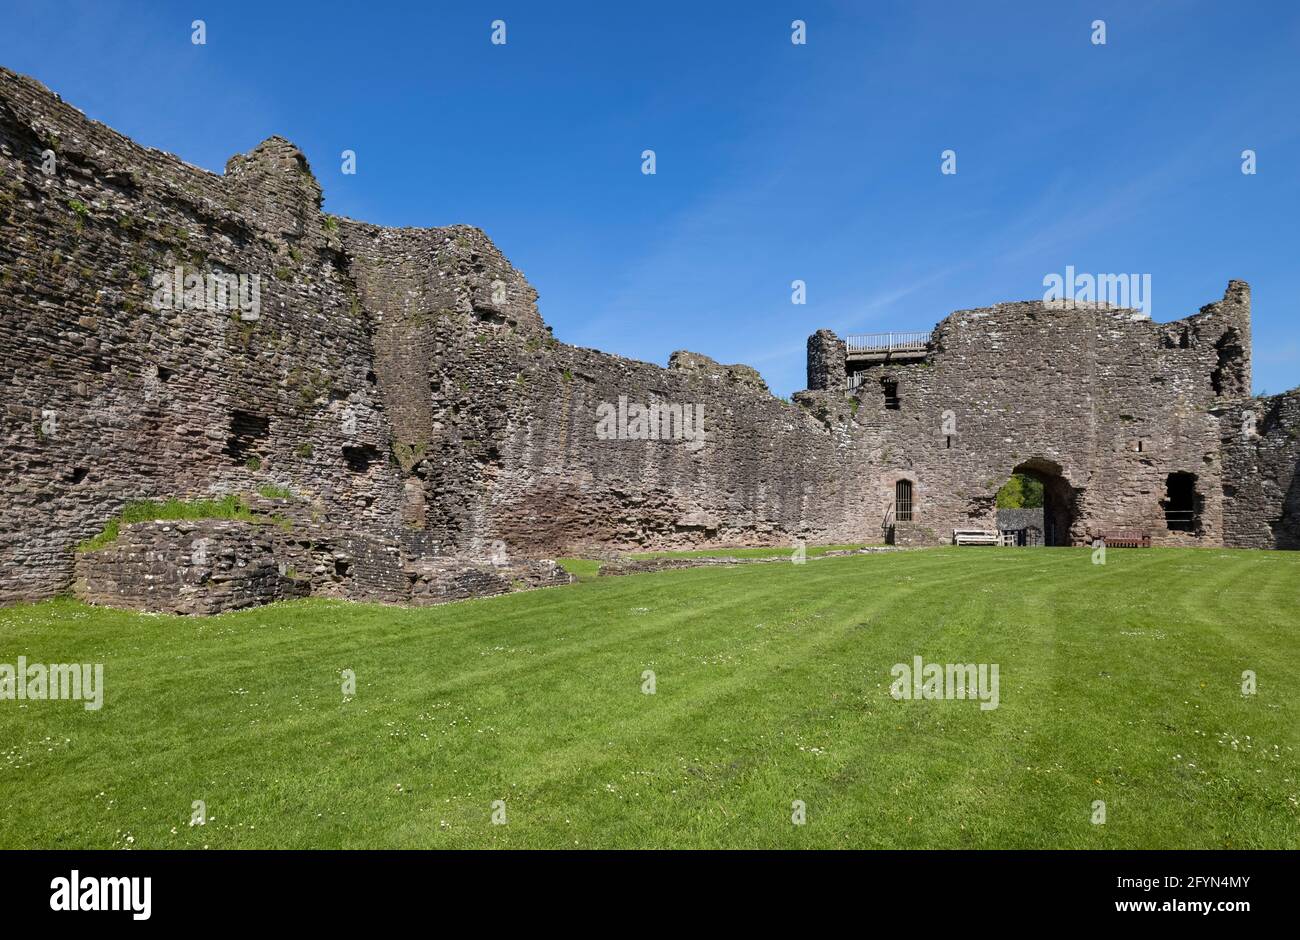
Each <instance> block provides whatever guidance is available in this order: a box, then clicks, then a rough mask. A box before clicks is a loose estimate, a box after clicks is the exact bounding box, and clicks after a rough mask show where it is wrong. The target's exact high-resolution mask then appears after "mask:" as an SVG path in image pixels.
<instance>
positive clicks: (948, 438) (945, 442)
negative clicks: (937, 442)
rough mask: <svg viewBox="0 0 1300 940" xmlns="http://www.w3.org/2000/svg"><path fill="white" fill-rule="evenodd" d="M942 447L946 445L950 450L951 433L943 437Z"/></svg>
mask: <svg viewBox="0 0 1300 940" xmlns="http://www.w3.org/2000/svg"><path fill="white" fill-rule="evenodd" d="M944 447H946V448H947V449H948V450H952V435H951V434H949V435H948V436H947V437H945V438H944Z"/></svg>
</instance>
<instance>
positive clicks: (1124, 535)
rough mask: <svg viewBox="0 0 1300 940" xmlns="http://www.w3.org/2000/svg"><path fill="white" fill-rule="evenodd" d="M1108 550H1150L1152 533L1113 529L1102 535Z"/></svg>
mask: <svg viewBox="0 0 1300 940" xmlns="http://www.w3.org/2000/svg"><path fill="white" fill-rule="evenodd" d="M1101 540H1102V541H1103V542H1105V543H1106V547H1107V548H1150V547H1151V533H1150V532H1139V531H1138V530H1137V529H1111V530H1110V531H1108V532H1103V533H1101Z"/></svg>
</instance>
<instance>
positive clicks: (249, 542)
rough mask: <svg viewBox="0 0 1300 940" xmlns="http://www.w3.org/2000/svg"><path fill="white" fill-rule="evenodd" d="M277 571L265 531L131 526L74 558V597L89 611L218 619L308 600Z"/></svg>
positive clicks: (225, 524)
mask: <svg viewBox="0 0 1300 940" xmlns="http://www.w3.org/2000/svg"><path fill="white" fill-rule="evenodd" d="M310 589H311V588H310V585H309V583H308V582H307V581H305V580H300V579H298V578H295V577H291V576H288V575H287V574H285V573H283V572H282V571H281V565H280V564H279V562H278V561H277V559H276V552H275V539H274V538H273V537H272V535H271V534H270V532H269V531H268V530H267V527H266V526H262V525H256V524H252V523H248V522H240V521H235V520H230V519H209V520H200V521H193V522H191V521H176V522H137V523H134V524H132V525H124V526H122V528H121V532H120V533H119V535H118V537H117V540H116V541H114V542H112V543H111V544H109V545H107V546H105V547H104V548H101V549H99V550H97V551H93V552H83V553H80V554H78V555H77V558H76V580H75V583H74V590H75V593H76V595H77V596H78V597H79V598H81V599H82V600H84V601H86V602H87V603H90V604H102V605H105V606H108V607H127V608H131V609H134V610H149V611H156V612H162V613H173V614H217V613H221V612H222V611H226V610H239V609H240V608H243V607H254V606H257V605H260V604H269V603H271V602H272V601H278V600H284V599H287V598H292V597H305V596H306V595H307V594H308V593H309V592H310Z"/></svg>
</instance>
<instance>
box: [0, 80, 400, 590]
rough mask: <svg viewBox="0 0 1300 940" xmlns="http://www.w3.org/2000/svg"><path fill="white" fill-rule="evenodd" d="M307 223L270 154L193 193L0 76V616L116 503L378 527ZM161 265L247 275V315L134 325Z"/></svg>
mask: <svg viewBox="0 0 1300 940" xmlns="http://www.w3.org/2000/svg"><path fill="white" fill-rule="evenodd" d="M45 151H51V152H52V153H53V155H54V172H53V173H52V174H50V175H46V174H45V173H44V172H42V166H43V164H44V163H45V159H44V158H43V156H42V155H43V153H44V152H45ZM319 207H320V188H319V186H318V185H317V184H316V181H315V180H314V179H313V178H312V176H311V174H310V171H309V170H308V168H307V165H306V161H305V160H304V159H303V158H302V155H301V154H300V153H299V152H298V151H297V150H296V148H294V147H293V146H292V145H291V144H289V143H287V142H285V141H282V140H279V139H276V138H272V139H271V140H269V141H267V142H266V143H264V144H262V145H261V146H259V147H257V148H256V149H255V150H253V151H252V152H251V153H249V154H247V155H244V156H240V157H236V158H234V159H232V160H231V162H230V165H229V166H228V168H227V172H226V175H225V176H215V175H213V174H211V173H208V172H206V171H203V170H200V169H197V168H195V167H192V166H188V165H186V164H184V163H182V162H181V161H180V160H178V159H176V158H175V157H172V156H170V155H168V154H164V153H161V152H159V151H156V150H150V149H147V148H144V147H140V146H138V145H136V144H134V143H132V142H131V141H130V140H128V139H126V138H124V137H122V136H121V135H120V134H117V133H115V132H114V131H112V130H110V129H108V128H107V127H104V126H103V125H101V124H98V123H95V122H92V121H89V120H87V119H86V118H85V116H84V115H82V114H81V113H80V112H78V111H76V110H75V109H73V108H71V107H69V106H68V105H66V104H64V103H63V102H61V101H60V100H58V99H57V97H56V96H54V95H52V94H51V93H50V92H49V91H47V90H46V89H45V88H44V87H43V86H41V85H39V84H38V83H36V82H34V81H32V80H30V79H26V78H23V77H20V76H17V75H14V74H13V73H11V72H8V71H5V70H3V69H0V361H2V362H3V365H4V369H3V376H2V377H0V381H2V382H3V383H4V388H3V393H4V400H5V407H4V412H3V415H2V418H3V425H2V426H0V437H2V438H3V444H4V447H3V454H2V455H0V478H2V482H0V514H3V517H4V518H5V520H6V523H5V525H4V526H3V528H0V601H4V600H14V599H20V598H30V597H41V596H48V595H49V594H52V593H56V592H58V591H60V590H64V589H66V588H67V586H68V585H69V583H70V582H71V579H72V563H73V552H72V548H73V546H74V545H75V544H76V543H77V542H78V541H80V540H81V539H84V538H86V537H88V536H90V535H93V534H94V533H95V532H97V531H99V529H100V528H101V527H102V526H103V524H104V522H105V521H106V520H107V519H108V518H109V517H110V516H112V515H114V514H115V513H117V512H118V511H119V510H120V509H121V507H122V505H123V504H124V503H126V502H129V501H131V500H136V499H142V498H162V497H166V496H179V497H186V496H199V495H206V494H209V493H224V492H233V491H240V490H242V491H251V490H254V489H256V488H258V487H259V486H261V485H263V484H266V483H275V484H280V485H288V486H290V487H292V488H293V489H295V490H296V491H298V492H301V493H303V494H306V495H310V496H314V497H316V498H317V499H318V500H319V505H320V507H321V513H322V516H323V517H328V518H331V519H334V520H336V521H337V522H338V523H339V524H340V525H350V526H365V525H367V524H376V523H379V522H382V521H383V520H386V519H389V518H391V517H393V516H394V515H395V513H396V511H397V508H398V506H399V503H400V498H401V485H400V478H399V475H398V473H397V471H396V469H395V468H394V467H392V466H390V463H389V461H388V460H387V454H388V452H389V449H390V447H389V441H388V437H387V434H388V432H387V427H386V424H385V421H384V418H383V414H382V410H381V405H380V402H379V399H378V395H377V393H376V391H375V380H374V374H373V365H372V360H373V351H372V346H371V325H370V323H369V319H368V315H367V312H366V311H365V310H364V309H362V307H361V305H360V302H359V300H358V299H357V294H356V290H355V285H354V284H353V282H352V280H351V278H350V276H349V275H348V272H347V266H346V263H345V259H344V258H343V256H342V254H341V244H340V241H339V238H338V235H337V231H336V230H335V226H333V224H332V223H330V221H329V220H328V219H327V217H325V216H323V215H322V214H321V213H320V211H319ZM177 266H180V267H182V269H183V271H184V272H186V273H204V272H211V271H225V272H231V273H244V274H248V275H253V274H255V275H258V276H259V277H260V311H259V316H258V317H257V319H245V318H244V317H243V316H241V312H240V311H231V310H210V309H163V310H158V309H155V308H154V305H153V300H154V299H155V297H154V295H155V287H154V285H153V277H154V275H155V274H157V273H159V272H165V271H171V270H174V268H175V267H177ZM176 306H177V307H183V306H184V304H177V305H176Z"/></svg>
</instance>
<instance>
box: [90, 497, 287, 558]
mask: <svg viewBox="0 0 1300 940" xmlns="http://www.w3.org/2000/svg"><path fill="white" fill-rule="evenodd" d="M268 518H270V519H272V521H276V522H282V521H283V520H280V519H279V518H278V517H267V516H255V515H254V514H253V512H252V511H251V510H250V509H249V508H248V506H247V505H246V504H245V503H244V501H243V500H242V499H241V498H240V497H239V496H238V495H234V494H232V495H230V496H223V497H221V498H220V499H168V500H152V499H146V500H140V501H139V502H134V503H128V504H127V505H126V508H124V509H123V510H122V511H121V512H120V513H119V514H118V516H117V518H115V519H110V520H109V521H108V523H107V524H106V525H105V526H104V530H103V531H102V532H100V533H99V534H98V535H96V536H93V537H92V538H88V539H86V540H85V541H84V542H82V543H81V544H80V545H78V546H77V551H79V552H93V551H96V550H98V549H101V548H103V547H104V546H106V545H111V544H112V543H114V542H116V541H117V537H118V534H119V533H120V532H121V527H122V525H124V524H127V523H132V522H151V521H153V520H155V519H243V520H244V521H245V522H264V521H267V519H268Z"/></svg>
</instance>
